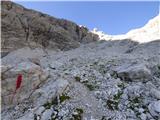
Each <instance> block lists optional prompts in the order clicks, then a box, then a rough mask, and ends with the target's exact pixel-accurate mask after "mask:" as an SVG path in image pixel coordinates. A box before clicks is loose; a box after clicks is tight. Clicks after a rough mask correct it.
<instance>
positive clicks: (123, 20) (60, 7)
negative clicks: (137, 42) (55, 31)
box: [17, 1, 159, 35]
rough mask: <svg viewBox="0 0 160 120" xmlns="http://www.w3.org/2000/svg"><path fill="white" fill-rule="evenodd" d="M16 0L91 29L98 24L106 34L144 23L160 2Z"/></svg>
mask: <svg viewBox="0 0 160 120" xmlns="http://www.w3.org/2000/svg"><path fill="white" fill-rule="evenodd" d="M17 3H19V4H21V5H23V6H25V7H26V8H30V9H34V10H38V11H41V12H43V13H47V14H49V15H51V16H54V17H58V18H64V19H68V20H71V21H73V22H75V23H77V24H79V25H84V26H86V27H88V28H89V29H93V28H95V27H96V28H98V29H99V30H102V31H104V32H105V33H107V34H111V35H116V34H123V33H126V32H128V31H129V30H131V29H134V28H138V27H142V26H144V25H145V24H146V23H147V21H148V20H150V19H151V18H153V17H155V16H156V15H158V12H159V3H158V1H157V2H156V1H154V2H147V1H146V2H145V1H143V2H136V1H135V2H127V1H125V2H109V1H103V2H98V1H97V2H96V1H95V2H84V1H80V2H62V1H61V2H55V1H46V2H44V1H43V2H40V1H39V2H25V1H23V2H22V1H17Z"/></svg>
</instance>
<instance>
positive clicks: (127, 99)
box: [1, 2, 160, 120]
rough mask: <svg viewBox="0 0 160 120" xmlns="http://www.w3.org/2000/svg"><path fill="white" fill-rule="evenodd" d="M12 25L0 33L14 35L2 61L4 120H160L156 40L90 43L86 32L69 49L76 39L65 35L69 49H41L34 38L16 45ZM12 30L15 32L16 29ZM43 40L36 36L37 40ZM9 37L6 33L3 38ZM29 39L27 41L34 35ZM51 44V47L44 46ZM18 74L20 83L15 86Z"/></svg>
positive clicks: (159, 62)
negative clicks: (85, 34)
mask: <svg viewBox="0 0 160 120" xmlns="http://www.w3.org/2000/svg"><path fill="white" fill-rule="evenodd" d="M9 3H10V2H9ZM13 4H14V3H12V5H13ZM5 5H6V6H8V2H6V3H5V2H3V6H5ZM3 6H2V7H3ZM14 6H15V4H14V5H13V6H12V9H13V8H15V7H14ZM16 6H19V5H16ZM16 8H17V7H16ZM20 8H23V7H22V6H20ZM2 10H3V9H2ZM18 11H19V10H18ZM29 11H30V12H32V11H31V10H29ZM33 12H34V11H33ZM36 13H37V14H41V13H38V12H36ZM8 14H9V13H8ZM14 14H18V15H19V13H14ZM26 14H27V13H25V14H24V16H25V15H26ZM2 15H3V11H2ZM46 16H47V15H46ZM8 17H10V15H8ZM21 19H22V18H21ZM50 19H54V20H58V21H59V19H56V18H50ZM2 21H3V18H2ZM42 21H43V20H42ZM58 21H56V22H55V24H58V25H55V26H56V27H57V26H59V22H58ZM39 22H40V23H41V19H40V20H39ZM43 22H44V21H43ZM3 24H4V23H3V22H2V26H5V25H3ZM44 24H47V23H45V22H44ZM12 27H13V26H12V24H8V28H10V29H9V30H6V29H2V36H9V35H12V33H13V35H14V36H15V37H16V38H17V39H16V40H17V42H16V43H15V42H14V46H12V49H14V51H11V49H8V50H9V51H10V52H9V54H7V55H6V56H4V57H3V58H2V59H1V62H2V65H1V69H2V71H1V72H2V76H1V79H2V80H1V83H2V97H1V101H2V113H1V115H2V116H1V117H2V119H3V120H159V119H160V39H156V40H152V41H151V42H147V43H141V44H140V43H139V42H136V41H133V40H131V39H126V38H125V39H121V40H114V39H110V40H98V41H95V40H93V39H91V38H92V37H89V38H87V36H90V35H91V36H95V35H94V34H92V33H90V32H89V31H88V32H87V34H88V35H87V36H86V37H85V38H86V39H85V40H84V39H83V40H84V41H85V42H89V43H88V44H80V45H79V47H78V46H77V47H78V48H75V49H73V48H72V47H71V46H72V45H73V44H74V43H73V44H70V43H72V42H75V44H76V43H77V40H78V39H74V40H73V41H72V42H70V39H68V37H67V38H64V41H65V40H66V39H68V41H65V43H64V44H65V48H69V49H70V48H72V49H70V50H68V49H67V50H68V51H64V49H63V51H56V50H55V49H54V47H55V46H54V45H53V44H49V45H47V47H46V48H47V49H45V50H44V48H45V46H43V47H39V45H40V46H42V44H41V43H39V42H38V41H37V43H36V46H32V47H30V45H24V46H20V47H18V46H19V45H20V43H18V42H20V39H19V36H18V35H17V34H16V33H15V31H12V30H13V29H11V28H12ZM34 28H35V29H36V26H35V27H34ZM58 28H59V27H58ZM60 28H61V27H60ZM37 29H40V30H41V28H39V27H37ZM42 29H43V27H42ZM56 29H57V28H56ZM3 30H4V31H3ZM61 30H62V28H61ZM73 31H74V30H73ZM17 32H18V33H19V32H20V31H19V30H18V29H17ZM66 32H69V31H68V30H66ZM53 33H54V32H53ZM70 33H71V32H70ZM55 34H56V33H55ZM152 34H153V35H154V32H152ZM152 34H150V35H152ZM16 35H17V36H16ZM40 35H41V34H40ZM42 35H43V34H42ZM62 35H63V34H62ZM72 35H74V34H69V37H70V38H72V37H73V36H72ZM52 37H53V38H52ZM52 37H51V43H52V42H56V44H58V45H59V46H61V44H60V43H57V41H54V40H53V39H55V38H54V37H56V36H54V35H53V36H52ZM64 37H66V36H64ZM99 37H101V36H99ZM2 38H3V37H2ZM20 38H21V37H20ZM42 38H43V36H42V37H40V36H37V39H38V40H42ZM11 39H12V38H10V37H9V38H7V37H6V38H5V39H3V40H4V41H10V40H11ZM46 39H47V38H46V36H45V35H44V40H46ZM71 40H72V39H71ZM81 40H82V39H81ZM83 40H82V41H83ZM29 41H30V42H29V43H32V42H33V41H34V39H31V38H30V39H29ZM90 41H94V42H90ZM139 41H140V40H139ZM12 42H13V41H12ZM62 42H63V39H62ZM68 42H69V43H68ZM4 43H5V42H4ZM82 43H83V42H82ZM64 44H63V43H62V46H63V45H64ZM7 45H8V46H9V47H11V44H5V47H8V46H7ZM50 45H53V46H52V47H51V48H49V46H50ZM2 47H3V44H2ZM33 48H34V49H33ZM62 48H63V47H62ZM59 49H60V48H59ZM20 75H22V82H21V84H20V85H19V87H17V84H18V83H17V78H18V76H20Z"/></svg>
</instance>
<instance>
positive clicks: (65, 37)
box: [1, 1, 98, 51]
mask: <svg viewBox="0 0 160 120" xmlns="http://www.w3.org/2000/svg"><path fill="white" fill-rule="evenodd" d="M1 5H2V13H1V17H2V51H11V50H15V49H18V48H22V47H24V46H29V47H31V48H35V47H44V48H48V49H60V50H69V49H72V48H76V47H79V45H80V43H88V42H92V41H96V40H97V39H98V36H97V35H94V34H92V33H90V32H89V30H88V29H87V28H86V27H83V26H78V25H77V24H75V23H73V22H71V21H68V20H64V19H57V18H54V17H52V16H49V15H47V14H43V13H40V12H37V11H34V10H30V9H26V8H24V7H23V6H21V5H18V4H15V3H13V2H10V1H2V3H1Z"/></svg>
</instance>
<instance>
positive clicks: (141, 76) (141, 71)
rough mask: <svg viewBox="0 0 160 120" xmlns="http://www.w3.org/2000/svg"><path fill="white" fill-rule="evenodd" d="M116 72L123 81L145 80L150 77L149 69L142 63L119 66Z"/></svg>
mask: <svg viewBox="0 0 160 120" xmlns="http://www.w3.org/2000/svg"><path fill="white" fill-rule="evenodd" d="M116 72H117V75H118V77H119V78H121V79H122V80H125V81H146V80H149V79H150V78H151V71H150V70H149V69H148V68H147V66H146V65H144V64H138V65H137V64H136V65H129V66H120V67H118V68H117V69H116Z"/></svg>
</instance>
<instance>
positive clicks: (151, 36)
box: [92, 15, 160, 43]
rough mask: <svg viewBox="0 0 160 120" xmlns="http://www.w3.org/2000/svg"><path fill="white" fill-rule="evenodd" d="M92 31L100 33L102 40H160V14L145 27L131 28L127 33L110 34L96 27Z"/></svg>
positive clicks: (144, 41)
mask: <svg viewBox="0 0 160 120" xmlns="http://www.w3.org/2000/svg"><path fill="white" fill-rule="evenodd" d="M92 32H93V33H95V34H97V35H99V37H100V39H102V40H123V39H131V40H133V41H137V42H139V43H146V42H151V41H154V40H160V15H158V16H156V17H154V18H153V19H151V20H149V22H148V23H147V24H146V25H145V26H144V27H142V28H137V29H133V30H130V31H129V32H128V33H126V34H122V35H108V34H105V33H103V32H102V31H97V29H94V30H93V31H92Z"/></svg>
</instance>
